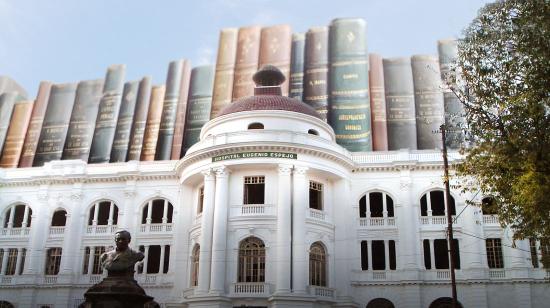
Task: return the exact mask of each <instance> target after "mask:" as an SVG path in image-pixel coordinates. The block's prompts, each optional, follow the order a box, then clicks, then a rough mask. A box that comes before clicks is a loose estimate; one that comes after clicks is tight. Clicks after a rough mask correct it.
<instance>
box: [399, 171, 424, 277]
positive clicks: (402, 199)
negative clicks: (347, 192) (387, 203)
mask: <svg viewBox="0 0 550 308" xmlns="http://www.w3.org/2000/svg"><path fill="white" fill-rule="evenodd" d="M400 168H401V170H400V193H399V203H398V204H396V208H395V211H396V213H397V216H398V217H402V218H403V219H400V220H399V242H400V243H401V245H399V249H400V251H399V253H398V255H400V256H401V257H400V259H402V263H401V264H402V265H403V268H402V270H403V271H404V276H406V277H407V279H412V280H414V279H418V270H419V269H420V268H421V264H420V262H419V260H420V258H418V256H419V255H421V252H420V247H419V246H418V245H417V244H416V243H418V242H420V234H419V232H418V221H419V217H420V213H419V211H418V205H419V202H418V201H419V200H418V197H417V196H416V195H412V193H411V188H412V185H413V182H412V179H411V169H410V167H409V166H401V167H400Z"/></svg>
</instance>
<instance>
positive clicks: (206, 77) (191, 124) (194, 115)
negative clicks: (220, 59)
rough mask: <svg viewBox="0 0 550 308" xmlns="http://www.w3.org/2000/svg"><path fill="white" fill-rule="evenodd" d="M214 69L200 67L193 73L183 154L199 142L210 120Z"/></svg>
mask: <svg viewBox="0 0 550 308" xmlns="http://www.w3.org/2000/svg"><path fill="white" fill-rule="evenodd" d="M213 87H214V69H213V67H212V66H198V67H195V68H194V69H193V70H192V71H191V84H190V86H189V102H188V104H189V112H188V113H187V120H186V121H185V136H184V137H183V148H182V153H183V154H185V153H186V152H187V150H189V148H190V147H191V146H192V145H193V144H195V143H197V142H198V141H199V137H200V132H201V128H202V126H203V125H204V124H205V123H206V122H208V119H210V110H211V106H212V88H213Z"/></svg>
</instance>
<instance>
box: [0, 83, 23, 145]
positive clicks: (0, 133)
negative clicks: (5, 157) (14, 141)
mask: <svg viewBox="0 0 550 308" xmlns="http://www.w3.org/2000/svg"><path fill="white" fill-rule="evenodd" d="M18 96H19V95H18V94H17V92H5V93H2V94H0V153H1V152H2V147H3V145H4V140H5V139H6V135H7V133H8V127H9V125H10V118H11V114H12V112H13V106H14V105H15V101H16V100H17V98H18Z"/></svg>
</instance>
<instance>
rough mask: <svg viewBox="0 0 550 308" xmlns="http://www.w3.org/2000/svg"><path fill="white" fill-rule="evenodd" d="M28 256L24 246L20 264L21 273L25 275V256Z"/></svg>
mask: <svg viewBox="0 0 550 308" xmlns="http://www.w3.org/2000/svg"><path fill="white" fill-rule="evenodd" d="M26 257H27V249H26V248H23V249H22V250H21V266H19V275H23V270H25V258H26Z"/></svg>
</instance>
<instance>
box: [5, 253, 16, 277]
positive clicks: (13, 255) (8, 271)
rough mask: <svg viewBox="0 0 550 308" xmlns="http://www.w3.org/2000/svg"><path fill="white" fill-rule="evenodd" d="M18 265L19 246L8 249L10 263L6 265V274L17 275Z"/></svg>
mask: <svg viewBox="0 0 550 308" xmlns="http://www.w3.org/2000/svg"><path fill="white" fill-rule="evenodd" d="M16 266H17V248H10V249H8V264H7V267H6V273H5V275H6V276H12V275H15V267H16Z"/></svg>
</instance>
